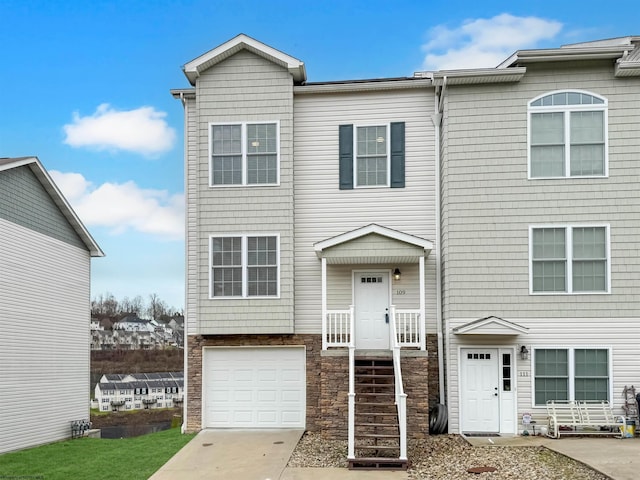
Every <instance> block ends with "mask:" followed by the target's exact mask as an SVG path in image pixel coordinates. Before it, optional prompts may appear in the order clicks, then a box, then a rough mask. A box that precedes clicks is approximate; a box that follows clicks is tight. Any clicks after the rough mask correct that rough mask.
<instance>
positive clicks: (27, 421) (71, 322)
mask: <svg viewBox="0 0 640 480" xmlns="http://www.w3.org/2000/svg"><path fill="white" fill-rule="evenodd" d="M0 192H2V194H1V195H0V272H2V274H1V275H0V324H1V325H2V329H1V330H2V331H1V334H0V365H2V373H1V374H0V418H2V422H3V423H2V428H0V453H2V452H8V451H11V450H18V449H22V448H27V447H32V446H35V445H39V444H43V443H48V442H53V441H56V440H61V439H64V438H68V437H70V436H71V429H70V425H71V421H73V420H80V419H87V418H88V417H89V406H88V404H87V395H88V393H89V392H88V384H89V325H90V309H89V307H90V270H91V258H92V257H101V256H103V255H104V254H103V253H102V250H100V247H99V246H98V245H97V244H96V242H95V241H94V240H93V238H92V237H91V235H90V234H89V232H88V231H87V230H86V228H85V227H84V226H83V225H82V222H81V221H80V219H79V218H78V216H77V215H76V214H75V213H74V212H73V210H72V209H71V207H70V205H69V203H68V202H67V201H66V200H65V198H64V197H63V196H62V194H61V192H60V190H59V189H58V188H57V187H56V185H55V184H54V183H53V181H52V179H51V177H50V176H49V174H48V173H47V172H46V170H45V169H44V167H43V166H42V164H41V163H40V161H39V160H38V159H37V158H35V157H25V158H1V159H0ZM43 332H46V334H43ZM54 392H55V393H54Z"/></svg>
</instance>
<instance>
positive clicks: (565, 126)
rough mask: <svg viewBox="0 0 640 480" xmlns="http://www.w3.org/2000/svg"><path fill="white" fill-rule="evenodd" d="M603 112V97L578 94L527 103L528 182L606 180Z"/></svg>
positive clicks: (549, 95) (555, 95) (566, 93)
mask: <svg viewBox="0 0 640 480" xmlns="http://www.w3.org/2000/svg"><path fill="white" fill-rule="evenodd" d="M607 108H608V103H607V100H606V99H605V98H604V97H601V96H599V95H595V94H593V93H589V92H584V91H579V90H569V91H557V92H550V93H546V94H544V95H541V96H539V97H536V98H534V99H533V100H532V101H531V102H529V108H528V112H529V122H528V123H529V131H528V134H529V135H528V139H529V149H528V150H529V151H528V153H529V178H564V177H606V176H607V175H608V134H607V132H608V116H607Z"/></svg>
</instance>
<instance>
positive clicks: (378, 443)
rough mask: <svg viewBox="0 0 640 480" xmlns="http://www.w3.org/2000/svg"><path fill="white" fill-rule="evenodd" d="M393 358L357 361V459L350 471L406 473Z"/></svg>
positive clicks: (372, 358)
mask: <svg viewBox="0 0 640 480" xmlns="http://www.w3.org/2000/svg"><path fill="white" fill-rule="evenodd" d="M394 382H395V377H394V374H393V359H391V358H388V357H386V358H385V357H358V358H356V360H355V393H356V402H355V459H351V460H349V469H351V470H355V469H361V470H364V469H366V470H406V469H407V466H408V465H407V464H408V462H407V461H406V460H400V458H399V457H400V430H399V426H398V413H397V409H396V404H395V383H394Z"/></svg>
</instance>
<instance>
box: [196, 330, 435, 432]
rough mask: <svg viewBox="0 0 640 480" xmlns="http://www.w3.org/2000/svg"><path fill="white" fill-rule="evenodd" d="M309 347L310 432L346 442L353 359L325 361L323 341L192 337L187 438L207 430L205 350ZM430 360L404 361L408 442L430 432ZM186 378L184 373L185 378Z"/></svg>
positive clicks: (284, 337)
mask: <svg viewBox="0 0 640 480" xmlns="http://www.w3.org/2000/svg"><path fill="white" fill-rule="evenodd" d="M270 345H272V346H277V345H300V346H302V345H304V346H306V356H307V365H306V372H307V412H306V414H307V419H306V429H307V430H309V431H319V432H321V433H322V434H323V436H324V437H325V438H328V439H346V438H347V419H348V404H347V399H348V396H347V394H348V393H349V392H348V390H349V357H348V355H335V354H334V355H327V354H325V355H322V354H321V353H322V340H321V336H320V335H224V336H223V335H218V336H202V335H191V336H189V338H188V345H187V348H188V352H187V355H188V358H187V361H188V363H189V378H188V382H187V420H186V429H187V431H188V432H197V431H199V430H200V429H201V425H202V348H203V347H215V346H218V347H219V346H227V347H232V346H238V347H240V346H270ZM429 363H430V362H429V360H428V358H427V357H425V356H421V357H404V356H403V357H402V375H403V379H404V384H405V393H407V395H408V398H407V418H408V422H407V423H408V436H409V438H423V437H424V436H425V435H427V434H428V432H429V396H428V390H429V389H428V386H427V373H426V372H428V367H429ZM186 373H187V372H185V374H186Z"/></svg>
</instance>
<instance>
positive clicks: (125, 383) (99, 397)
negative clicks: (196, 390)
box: [94, 372, 184, 412]
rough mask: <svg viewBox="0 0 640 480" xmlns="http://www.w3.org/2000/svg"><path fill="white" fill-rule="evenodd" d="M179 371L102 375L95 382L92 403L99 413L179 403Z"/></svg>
mask: <svg viewBox="0 0 640 480" xmlns="http://www.w3.org/2000/svg"><path fill="white" fill-rule="evenodd" d="M183 390H184V375H183V373H182V372H161V373H131V374H105V375H103V376H102V377H101V378H100V381H99V382H98V383H96V386H95V391H94V396H95V402H94V405H97V407H98V408H99V409H100V411H102V412H108V411H114V412H117V411H126V410H143V409H149V408H172V407H179V406H182V399H183V395H184V391H183Z"/></svg>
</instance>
